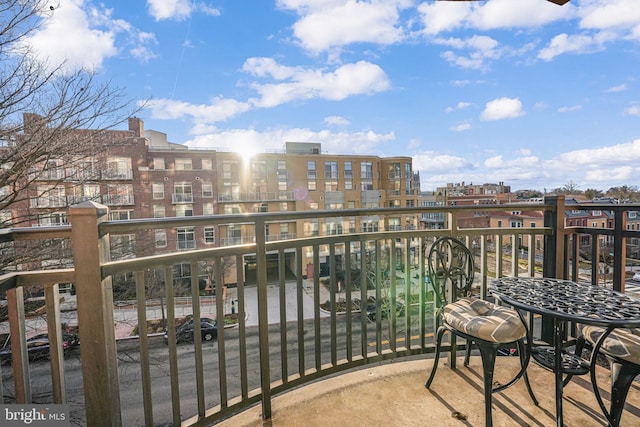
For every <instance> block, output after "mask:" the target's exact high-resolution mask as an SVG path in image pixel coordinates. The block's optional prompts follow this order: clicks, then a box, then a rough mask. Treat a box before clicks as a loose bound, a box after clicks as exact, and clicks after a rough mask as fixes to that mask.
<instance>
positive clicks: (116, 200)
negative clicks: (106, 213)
mask: <svg viewBox="0 0 640 427" xmlns="http://www.w3.org/2000/svg"><path fill="white" fill-rule="evenodd" d="M102 201H103V202H104V204H105V205H107V206H128V205H134V204H135V199H134V197H133V194H105V195H103V196H102Z"/></svg>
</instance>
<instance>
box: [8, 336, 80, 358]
mask: <svg viewBox="0 0 640 427" xmlns="http://www.w3.org/2000/svg"><path fill="white" fill-rule="evenodd" d="M78 345H80V338H79V337H78V336H77V335H75V334H62V351H63V353H67V352H69V351H70V350H72V349H74V348H76V347H77V346H78ZM49 349H50V345H49V335H48V334H39V335H35V336H33V337H31V338H29V339H27V353H28V355H29V360H37V359H42V358H45V357H49ZM0 361H3V362H6V361H11V341H10V339H9V338H7V340H6V342H5V343H4V346H3V347H2V348H1V349H0Z"/></svg>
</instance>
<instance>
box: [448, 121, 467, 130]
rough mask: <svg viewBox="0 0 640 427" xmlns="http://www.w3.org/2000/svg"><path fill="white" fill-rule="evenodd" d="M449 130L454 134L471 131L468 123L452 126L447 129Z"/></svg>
mask: <svg viewBox="0 0 640 427" xmlns="http://www.w3.org/2000/svg"><path fill="white" fill-rule="evenodd" d="M449 129H450V130H452V131H454V132H464V131H465V130H469V129H471V124H470V123H460V124H459V125H456V126H453V127H451V128H449Z"/></svg>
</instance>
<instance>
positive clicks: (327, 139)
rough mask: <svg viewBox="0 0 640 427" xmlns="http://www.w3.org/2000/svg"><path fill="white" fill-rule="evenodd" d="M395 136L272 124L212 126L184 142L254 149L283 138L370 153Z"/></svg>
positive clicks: (333, 149)
mask: <svg viewBox="0 0 640 427" xmlns="http://www.w3.org/2000/svg"><path fill="white" fill-rule="evenodd" d="M394 140H395V135H394V134H393V132H391V133H386V134H379V133H376V132H372V131H369V130H363V131H357V132H331V131H329V130H320V131H313V130H311V129H307V128H286V127H282V128H273V129H266V130H264V131H257V130H255V129H228V130H213V131H212V132H210V133H208V134H203V135H198V136H196V137H195V138H193V139H191V140H190V141H187V142H185V145H187V146H189V147H191V148H224V149H229V150H233V151H238V150H239V149H243V150H248V149H251V148H252V147H255V150H254V151H260V152H264V151H265V150H267V151H268V150H276V149H282V148H283V144H284V143H285V142H286V141H313V142H321V143H322V150H323V151H327V152H330V153H341V154H365V153H367V154H370V153H371V152H372V151H375V150H376V146H379V145H384V144H385V143H388V142H392V141H394Z"/></svg>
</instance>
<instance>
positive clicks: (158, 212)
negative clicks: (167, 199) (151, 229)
mask: <svg viewBox="0 0 640 427" xmlns="http://www.w3.org/2000/svg"><path fill="white" fill-rule="evenodd" d="M165 216H166V213H165V207H164V206H162V205H153V217H154V218H164V217H165Z"/></svg>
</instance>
